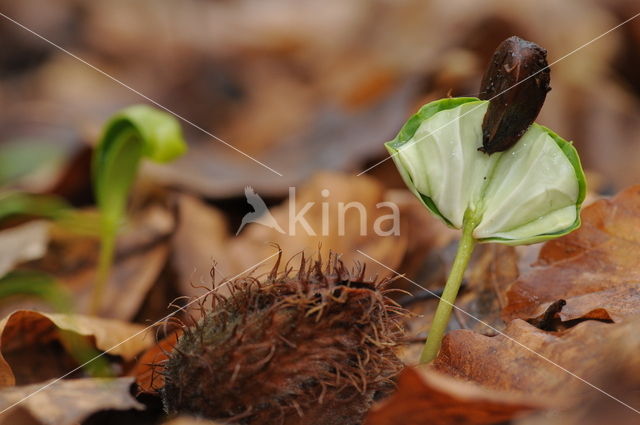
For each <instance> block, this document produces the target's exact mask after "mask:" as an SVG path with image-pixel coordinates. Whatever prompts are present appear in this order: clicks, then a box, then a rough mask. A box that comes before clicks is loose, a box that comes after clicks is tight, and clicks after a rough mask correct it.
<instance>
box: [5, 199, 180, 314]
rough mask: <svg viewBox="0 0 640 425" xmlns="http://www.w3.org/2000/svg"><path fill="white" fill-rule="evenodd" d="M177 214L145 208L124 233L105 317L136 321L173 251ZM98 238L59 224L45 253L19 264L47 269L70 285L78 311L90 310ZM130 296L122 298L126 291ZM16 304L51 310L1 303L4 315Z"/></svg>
mask: <svg viewBox="0 0 640 425" xmlns="http://www.w3.org/2000/svg"><path fill="white" fill-rule="evenodd" d="M173 226H174V218H173V216H172V214H171V213H170V212H169V211H167V209H165V208H163V207H160V206H158V205H154V206H151V207H149V208H147V209H145V210H143V211H142V212H141V213H140V214H139V215H137V216H136V217H134V218H133V221H132V223H130V224H129V225H128V226H127V227H125V229H123V232H122V234H121V235H120V236H119V239H118V243H117V251H116V260H115V263H114V266H113V268H112V273H111V276H110V278H109V281H108V283H107V285H106V287H105V288H106V289H105V294H104V298H103V303H102V310H101V312H100V315H101V316H103V317H110V318H115V319H122V320H126V319H131V318H132V317H133V316H134V315H135V314H136V312H137V311H138V309H139V308H140V305H141V304H142V302H143V301H144V299H145V297H146V295H147V293H148V292H149V290H150V289H151V287H152V286H153V284H154V283H155V281H156V279H157V278H158V275H159V274H160V272H161V270H162V268H163V267H164V265H165V264H166V260H167V257H168V254H169V240H168V239H169V235H170V233H171V231H172V230H173ZM98 252H99V240H98V238H97V237H95V236H90V235H80V234H77V233H72V232H69V231H67V230H65V229H62V228H59V227H54V228H53V230H52V231H51V234H50V242H49V246H48V250H47V252H46V254H45V255H44V257H42V258H41V259H39V260H35V261H31V262H28V263H25V264H22V265H21V266H20V268H21V269H26V270H37V271H42V272H45V273H48V274H49V275H51V276H53V277H54V278H56V279H57V280H58V281H59V282H60V283H62V284H63V285H65V286H66V287H67V288H69V289H70V291H71V292H72V294H73V296H74V300H75V305H74V311H76V312H78V313H87V312H88V311H89V305H90V298H91V294H92V291H93V285H94V283H95V273H96V264H97V258H98ZM123 293H126V294H127V296H126V297H123V296H122V294H123ZM16 308H22V309H38V310H48V311H50V309H51V307H50V306H45V305H43V304H42V302H40V301H39V300H34V299H32V298H30V299H28V300H26V301H25V300H22V299H21V300H20V301H19V303H13V302H12V303H10V304H9V305H6V304H5V305H2V309H1V310H0V311H1V312H2V313H5V314H8V313H9V312H10V311H13V310H15V309H16Z"/></svg>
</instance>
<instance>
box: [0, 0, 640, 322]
mask: <svg viewBox="0 0 640 425" xmlns="http://www.w3.org/2000/svg"><path fill="white" fill-rule="evenodd" d="M637 9H638V4H637V0H589V1H586V0H584V1H583V0H564V1H562V2H560V1H556V0H520V1H517V2H514V1H506V0H505V1H499V0H456V1H451V0H422V1H419V0H394V1H391V0H353V1H342V0H325V1H322V2H318V1H311V0H270V1H265V0H235V1H232V0H208V1H206V0H197V1H196V0H183V1H180V2H176V1H171V0H136V1H131V0H110V1H102V2H97V1H89V0H55V1H51V0H21V1H19V2H18V1H12V0H0V12H1V13H2V14H3V15H5V16H0V186H3V187H4V188H7V187H8V188H11V189H19V190H24V191H28V192H31V193H39V194H53V195H56V196H59V197H61V198H62V199H64V200H65V201H66V202H69V203H70V204H71V205H72V206H74V207H79V208H85V207H90V206H91V205H93V202H94V201H93V195H92V190H91V178H90V158H91V146H92V145H94V144H95V143H96V142H97V140H98V138H99V135H100V131H101V127H102V125H103V123H104V122H105V120H106V119H108V118H109V117H110V116H111V115H112V114H113V113H115V112H116V111H117V110H119V109H120V108H122V107H124V106H127V105H130V104H132V103H150V102H149V100H148V99H152V100H153V101H156V102H158V104H160V105H163V106H165V107H166V108H168V109H169V110H171V111H173V112H174V113H176V114H178V115H179V116H181V117H183V118H184V119H185V120H187V121H189V122H184V121H183V122H182V124H183V128H184V131H185V135H186V139H187V140H188V143H189V151H188V152H187V154H186V155H185V156H183V157H181V158H180V159H178V160H177V161H175V162H173V163H171V164H169V165H164V166H160V165H157V164H150V163H145V164H144V169H143V173H142V178H141V179H140V184H138V185H137V188H136V196H134V197H133V198H132V200H133V202H132V205H131V210H132V214H131V217H130V225H129V226H128V227H127V228H126V229H124V231H123V233H122V234H121V237H120V239H119V246H118V257H117V262H116V263H117V264H116V267H115V271H114V275H113V276H112V279H111V281H112V282H111V283H110V286H109V288H110V289H109V292H108V294H107V295H106V298H107V300H108V302H105V310H104V311H103V312H102V313H101V314H102V315H106V316H110V317H117V318H123V319H135V320H146V319H147V318H149V317H159V315H160V314H161V313H163V312H164V311H165V309H166V305H167V304H168V302H169V301H171V299H173V298H174V297H175V296H178V295H193V294H195V293H197V291H196V290H195V289H194V288H193V286H192V285H193V284H195V285H196V286H197V285H198V284H199V283H203V282H209V281H210V278H209V272H210V268H211V264H212V263H213V261H214V260H215V261H217V263H218V265H219V267H220V270H218V273H219V274H220V275H225V276H231V275H233V274H236V273H239V272H241V271H243V270H245V269H246V268H247V267H251V266H252V265H253V264H255V263H256V262H258V261H260V260H262V259H264V258H265V257H267V256H268V255H270V254H272V253H273V248H272V247H270V246H268V245H267V242H275V243H277V244H279V245H280V246H281V247H282V248H283V249H284V251H285V256H286V257H287V258H288V257H290V256H292V255H294V254H295V253H297V252H299V251H300V250H302V249H311V250H313V249H315V248H316V247H318V246H319V245H320V244H322V248H323V250H324V252H325V253H326V251H327V250H329V249H333V250H335V251H338V252H342V253H344V257H343V258H344V259H345V261H346V262H347V263H351V262H352V261H353V260H359V261H362V260H366V259H363V258H362V257H360V258H359V257H358V256H357V255H356V254H355V251H356V250H357V249H361V250H363V251H365V252H368V253H369V254H370V255H372V256H373V257H375V258H378V259H379V260H380V261H381V262H382V263H384V264H386V265H388V266H390V267H398V268H399V269H400V270H402V271H403V272H404V273H406V274H407V275H408V276H413V277H414V278H416V279H418V280H419V281H420V282H422V283H424V284H425V285H431V286H433V287H439V286H440V285H441V282H442V279H443V278H444V276H445V273H446V270H447V267H448V262H449V261H450V260H451V258H452V253H453V252H454V247H453V246H452V245H451V241H452V239H454V238H455V236H454V235H455V234H452V233H451V232H448V231H447V229H444V226H442V225H441V224H440V223H437V222H436V221H435V220H433V219H432V218H431V217H429V215H428V214H427V213H426V211H425V210H424V208H422V207H421V206H420V204H419V203H418V202H417V201H415V200H414V199H413V198H412V196H411V195H410V194H409V193H408V192H407V191H406V190H404V185H403V184H402V182H401V181H400V178H399V176H398V173H397V170H396V169H395V166H394V165H393V163H392V161H386V162H383V163H382V164H380V165H379V166H376V167H374V168H373V169H371V170H370V171H367V172H366V173H365V174H364V175H363V176H362V177H355V175H356V174H357V173H359V172H361V171H363V170H367V169H368V168H370V167H371V166H372V165H374V164H376V163H378V162H379V161H381V160H383V159H384V158H385V157H386V152H385V150H384V149H383V142H385V141H387V140H390V139H391V138H393V137H394V136H395V134H396V133H397V131H398V130H399V129H400V127H401V126H402V124H403V123H404V122H405V120H406V119H407V118H408V117H409V116H410V115H411V114H413V113H414V112H415V111H416V110H417V109H418V108H419V107H420V106H421V105H423V104H424V103H427V102H429V101H432V100H435V99H439V98H442V97H445V96H447V95H451V96H474V95H477V92H478V90H479V89H478V86H479V82H480V78H481V76H482V73H483V72H484V69H485V66H486V64H487V62H488V60H489V58H490V56H491V54H492V53H493V51H494V49H495V48H496V46H497V45H498V44H499V43H500V42H501V41H502V40H504V39H505V38H507V37H509V36H511V35H518V36H520V37H523V38H525V39H528V40H531V41H534V42H536V43H538V44H539V45H541V46H543V47H544V48H546V49H547V50H548V57H549V63H552V64H553V66H552V70H551V85H552V91H551V92H550V93H549V95H548V96H547V101H546V104H545V106H544V108H543V109H542V113H541V115H540V117H539V119H538V121H539V122H540V123H542V124H544V125H546V126H549V127H550V128H552V129H553V130H554V131H556V132H557V133H558V134H560V135H561V136H562V137H564V138H566V139H568V140H573V141H574V143H575V145H576V146H577V148H578V150H579V152H580V155H581V158H582V160H583V163H584V167H585V170H586V171H587V173H588V180H589V184H590V189H591V191H592V192H595V193H599V194H605V195H607V194H613V193H616V192H617V191H618V190H620V189H622V188H624V187H626V186H629V185H631V184H633V183H638V182H640V72H638V70H639V69H640V19H636V20H634V21H631V22H629V23H627V24H626V25H624V26H622V27H620V28H619V29H617V30H615V31H612V32H610V33H609V34H607V35H606V36H604V37H602V38H600V39H598V40H597V41H595V42H593V43H592V44H589V45H587V46H586V47H584V48H583V49H581V50H579V51H577V52H575V53H574V54H571V55H570V56H567V55H569V54H570V53H571V52H573V51H575V50H576V49H578V48H580V47H581V46H584V45H585V44H586V43H589V42H590V41H592V40H593V39H595V38H596V37H598V36H600V35H602V34H604V33H605V32H607V31H609V30H610V29H611V28H613V27H615V26H616V25H618V24H620V23H621V22H623V21H624V20H626V19H628V18H630V17H631V16H633V15H634V14H635V13H637V12H638V10H637ZM8 18H11V19H13V20H15V21H17V22H18V23H20V24H21V25H23V26H24V27H27V28H28V29H30V30H31V31H33V32H35V33H37V34H39V35H40V36H41V37H43V38H45V39H46V40H49V42H47V41H46V40H44V39H42V38H39V37H38V36H36V35H34V34H33V33H31V32H29V31H28V30H26V29H25V28H22V27H21V26H20V25H18V24H16V23H14V22H11V21H10V20H9V19H8ZM54 44H55V45H58V46H60V48H57V47H55V46H54ZM61 49H66V50H67V51H68V52H70V53H72V54H73V55H76V56H77V58H74V57H72V56H71V55H70V54H68V53H65V52H64V51H62V50H61ZM80 59H82V61H86V63H83V62H82V61H81V60H80ZM555 61H558V62H557V63H554V62H555ZM88 64H90V65H91V66H93V67H95V68H96V69H98V70H101V71H102V72H104V73H107V74H108V75H109V76H111V77H109V76H107V75H105V74H103V73H101V72H100V71H98V70H96V69H93V68H92V67H91V66H89V65H88ZM127 86H128V87H127ZM136 91H137V92H138V93H136ZM144 96H146V97H147V98H148V99H145V97H144ZM207 133H210V134H207ZM211 135H214V136H215V137H212V136H211ZM216 138H219V139H220V140H222V141H224V142H226V143H228V144H229V145H231V146H232V147H234V148H236V149H238V150H240V151H242V152H244V153H245V154H246V155H249V156H251V157H253V158H254V159H255V161H254V160H251V159H249V158H248V157H247V156H244V155H243V154H241V153H239V152H238V151H235V150H234V149H232V148H231V147H229V146H227V145H225V144H224V143H222V142H221V141H220V140H217V139H216ZM259 162H260V163H262V164H264V165H261V164H260V163H259ZM274 171H277V173H276V172H274ZM336 173H342V174H336ZM279 174H280V175H279ZM247 185H250V186H252V187H253V188H254V189H255V191H256V192H257V193H258V194H260V195H261V196H262V197H263V198H264V199H265V201H266V202H267V204H268V205H269V207H275V208H272V212H273V214H274V216H275V217H276V218H279V219H284V220H286V216H287V213H288V211H287V205H286V204H282V205H281V203H282V202H284V201H286V199H287V197H288V189H289V187H290V186H296V187H298V189H299V192H298V195H299V202H300V203H304V201H307V200H311V201H313V200H318V199H320V195H319V194H320V191H321V189H327V188H328V189H331V201H332V202H333V203H334V204H335V203H337V202H339V201H340V202H350V201H358V202H361V203H363V204H364V205H366V206H367V208H368V211H369V213H370V214H381V213H384V212H379V211H376V208H375V206H376V203H377V202H380V201H383V200H391V201H393V202H395V203H396V204H397V205H399V206H400V208H401V209H402V220H403V224H402V225H403V226H405V227H403V229H411V231H405V230H403V231H402V234H401V235H400V236H397V237H396V236H393V237H374V236H371V235H370V236H367V237H361V236H358V235H356V233H358V232H357V230H358V223H357V222H356V223H353V229H348V231H347V233H348V234H347V236H345V237H338V236H335V235H334V234H333V233H332V234H330V235H328V237H305V236H301V235H298V236H296V237H284V236H283V235H281V234H279V233H277V232H274V231H272V229H267V228H264V227H262V226H250V227H249V228H248V229H247V230H245V231H243V233H242V234H241V235H240V236H239V237H235V236H234V234H235V231H236V229H237V228H238V225H239V223H240V220H241V218H242V216H243V215H244V214H245V213H247V212H249V211H251V209H250V207H249V206H248V205H247V204H246V200H245V197H244V188H245V186H247ZM395 189H401V190H395ZM332 208H333V206H332ZM89 209H90V208H89ZM318 210H319V208H318ZM311 215H312V217H311V219H310V220H312V221H313V220H315V221H316V222H317V223H319V222H320V216H321V212H320V211H317V210H316V211H315V213H314V212H313V211H312V213H311ZM374 218H375V216H374V217H370V221H373V219H374ZM23 222H24V220H23V219H20V220H18V221H16V220H14V221H10V222H9V223H7V222H3V223H1V224H0V229H5V228H10V227H12V226H13V225H15V224H20V223H23ZM76 230H77V229H76ZM333 230H335V229H333ZM349 230H353V231H352V232H351V233H349ZM29 231H32V229H31V230H29ZM76 233H77V232H76ZM30 237H31V239H28V238H27V239H28V240H31V241H32V239H33V237H32V236H30ZM32 242H33V241H32ZM40 242H41V244H40V245H38V246H40V248H41V249H40V251H39V252H40V254H39V255H35V256H34V255H32V256H30V257H28V258H27V259H29V260H30V261H28V262H26V263H25V264H22V265H19V264H20V261H17V260H16V261H13V260H12V261H10V263H11V264H10V267H9V268H8V269H10V268H12V267H21V268H27V269H34V270H38V271H46V272H48V273H51V274H53V275H55V277H56V278H58V279H59V280H61V281H63V282H65V284H66V285H68V286H70V287H71V289H72V291H73V293H74V294H75V296H76V298H77V305H76V307H77V309H78V311H86V300H87V297H88V293H89V292H90V290H91V286H92V284H93V280H94V272H95V270H94V265H95V261H96V256H97V250H98V246H99V245H98V242H97V240H96V239H95V237H94V238H90V237H80V236H78V235H76V234H74V235H69V234H67V233H65V232H63V231H61V230H60V229H54V231H47V237H46V238H43V239H42V240H41V241H40ZM5 246H7V249H8V250H10V251H12V252H17V251H18V250H17V249H15V248H9V245H8V244H6V245H5ZM483 249H484V248H483ZM491 249H492V250H493V251H491V252H493V253H494V254H491V255H498V256H499V255H502V254H500V252H502V251H500V250H502V249H503V248H502V247H494V248H491ZM45 250H46V255H45V254H44V252H45ZM434 253H435V254H437V256H438V257H437V258H435V259H434V257H433V256H430V255H431V254H433V255H435V254H434ZM43 255H44V256H43ZM479 255H483V254H479ZM533 259H535V252H534V253H533V254H531V255H525V257H524V259H523V260H522V262H521V263H522V264H528V263H527V261H529V262H530V261H533ZM19 260H20V259H19ZM22 260H24V259H22ZM23 262H24V261H23ZM17 265H19V266H17ZM369 270H370V272H371V273H376V272H377V273H381V274H385V273H388V271H387V270H385V269H384V268H382V267H376V264H371V265H370V269H369ZM151 288H153V291H151ZM163 288H164V289H163ZM125 290H126V292H127V293H128V294H135V296H134V295H130V296H129V297H127V299H126V300H122V299H121V294H122V293H123V291H125ZM29 306H31V304H29ZM149 306H151V307H153V308H151V307H149ZM10 307H11V308H12V309H13V308H15V305H14V304H11V306H10ZM146 307H149V308H146ZM43 308H44V307H43ZM145 308H146V310H145ZM0 310H2V307H1V306H0Z"/></svg>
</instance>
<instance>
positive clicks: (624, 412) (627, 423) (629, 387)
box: [517, 320, 640, 425]
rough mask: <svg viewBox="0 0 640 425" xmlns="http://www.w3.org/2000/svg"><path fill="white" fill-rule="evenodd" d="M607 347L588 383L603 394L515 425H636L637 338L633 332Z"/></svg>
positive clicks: (639, 396) (639, 374)
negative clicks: (600, 362) (602, 362)
mask: <svg viewBox="0 0 640 425" xmlns="http://www.w3.org/2000/svg"><path fill="white" fill-rule="evenodd" d="M638 324H640V322H639V321H638V320H636V321H635V325H636V326H637V325H638ZM608 345H609V347H608V348H607V350H608V354H607V356H606V358H607V360H606V361H605V362H604V364H603V365H602V367H600V368H598V370H594V373H593V374H591V375H590V376H589V381H590V382H591V383H592V384H594V385H596V386H597V387H598V388H600V389H601V390H602V391H604V392H603V393H602V392H598V391H592V392H591V393H590V394H589V395H588V396H587V397H586V398H585V399H584V400H583V401H582V402H581V403H579V404H578V405H576V406H572V407H571V408H569V409H567V408H561V409H560V411H556V412H552V413H551V414H549V413H546V414H539V415H534V416H532V417H530V418H526V419H523V420H521V421H518V422H517V425H601V424H616V425H635V424H637V423H638V414H639V413H638V410H639V409H638V408H639V407H640V391H638V389H639V388H640V356H638V351H640V337H639V336H638V333H637V332H636V333H635V334H629V335H625V338H623V339H615V340H614V341H611V343H610V344H608ZM610 396H612V397H615V398H617V399H618V400H620V401H623V403H625V404H627V406H625V405H624V404H622V403H620V402H619V401H617V400H614V399H613V398H611V397H610ZM629 407H631V409H630V408H629ZM634 408H635V409H636V410H635V411H634V410H633V409H634Z"/></svg>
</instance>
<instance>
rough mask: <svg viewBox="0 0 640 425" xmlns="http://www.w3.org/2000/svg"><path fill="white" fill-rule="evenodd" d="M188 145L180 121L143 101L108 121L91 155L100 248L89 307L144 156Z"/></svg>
mask: <svg viewBox="0 0 640 425" xmlns="http://www.w3.org/2000/svg"><path fill="white" fill-rule="evenodd" d="M186 149H187V145H186V143H185V141H184V139H183V136H182V131H181V129H180V125H179V123H178V121H177V120H176V119H175V118H174V117H173V116H171V115H169V114H167V113H165V112H162V111H159V110H157V109H154V108H151V107H149V106H146V105H136V106H130V107H128V108H125V109H123V110H122V111H120V112H118V113H117V114H116V115H115V116H114V117H113V118H111V120H110V121H109V122H108V123H107V124H106V126H105V128H104V132H103V135H102V139H101V140H100V142H99V144H98V146H97V147H96V150H95V153H94V157H93V176H92V177H93V187H94V193H95V197H96V202H97V204H98V208H99V209H100V238H101V251H100V258H99V261H98V271H97V277H96V284H95V287H94V291H93V297H92V303H91V311H92V313H94V314H97V313H98V312H99V310H100V307H101V300H102V296H103V293H104V288H105V285H106V282H107V280H108V278H109V273H110V269H111V265H112V263H113V256H114V251H115V241H116V234H117V231H118V228H119V226H120V224H121V222H122V219H123V216H124V212H125V208H126V205H127V198H128V195H129V191H130V189H131V186H132V184H133V181H134V179H135V177H136V174H137V171H138V166H139V164H140V160H141V159H142V158H149V159H151V160H153V161H156V162H169V161H171V160H173V159H175V158H177V157H178V156H180V155H182V154H183V153H184V152H185V151H186Z"/></svg>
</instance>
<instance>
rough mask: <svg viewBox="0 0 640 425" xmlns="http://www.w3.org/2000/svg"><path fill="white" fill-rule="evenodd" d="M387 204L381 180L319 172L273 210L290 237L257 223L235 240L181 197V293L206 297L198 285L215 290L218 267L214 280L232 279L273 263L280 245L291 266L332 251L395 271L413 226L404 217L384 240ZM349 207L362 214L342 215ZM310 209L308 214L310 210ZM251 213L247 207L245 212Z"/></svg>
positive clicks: (376, 269) (371, 267)
mask: <svg viewBox="0 0 640 425" xmlns="http://www.w3.org/2000/svg"><path fill="white" fill-rule="evenodd" d="M386 200H387V199H386V198H385V190H384V187H383V186H382V185H381V184H380V183H379V182H377V181H376V180H375V179H372V178H370V177H366V176H362V177H356V176H351V175H345V174H340V173H320V174H318V175H316V176H315V177H314V178H312V179H311V180H310V181H309V182H307V183H306V184H305V185H304V186H303V187H301V188H299V189H296V192H295V197H292V198H290V199H289V200H286V201H284V202H283V203H282V204H280V205H277V206H275V207H273V208H271V209H270V213H271V215H272V216H273V218H274V220H275V222H276V223H278V225H279V226H280V227H281V229H282V230H283V232H284V233H281V232H279V231H278V230H277V229H274V228H269V227H266V226H263V225H260V224H256V223H251V224H248V225H247V226H246V228H244V229H242V232H241V233H240V234H239V235H238V236H233V235H232V234H230V233H229V232H228V230H226V228H227V225H226V223H225V222H224V221H223V219H222V216H221V214H220V213H219V212H217V211H216V210H215V209H213V208H211V207H207V206H205V205H204V204H203V203H202V202H201V201H198V200H196V199H194V198H183V199H182V201H181V202H180V207H181V213H180V214H181V216H182V217H187V218H186V219H184V220H183V221H182V222H181V224H180V227H179V228H178V232H177V233H176V235H175V238H174V255H175V258H176V260H177V261H176V263H175V264H176V266H177V267H178V270H179V275H180V287H181V291H182V293H183V294H186V295H201V294H202V293H203V291H202V289H201V288H198V286H202V285H205V286H207V287H209V286H210V284H211V283H210V282H211V277H210V273H211V268H212V266H213V264H214V261H215V263H216V264H217V266H216V276H218V277H219V276H225V277H232V276H235V275H237V274H238V273H241V272H243V271H246V270H247V269H251V268H252V267H254V266H255V265H256V264H257V263H259V262H260V261H263V260H264V259H266V258H268V257H269V256H273V254H274V253H275V252H276V249H275V248H274V246H278V247H280V249H282V252H283V258H284V260H285V261H286V260H288V259H289V258H291V257H293V256H294V255H297V254H300V253H301V252H303V251H305V252H306V254H307V255H310V254H315V253H317V252H319V253H320V254H321V255H322V257H323V258H328V256H329V251H333V252H337V253H344V254H343V255H342V257H341V259H342V261H343V262H344V263H345V264H347V265H349V264H353V263H354V262H355V261H356V260H362V257H360V256H359V254H358V253H357V252H356V250H358V249H360V250H362V251H364V252H367V254H369V255H371V256H373V257H375V258H378V259H380V262H382V263H384V264H387V265H389V267H397V266H398V264H399V263H400V261H401V260H402V258H403V256H404V252H405V248H406V244H407V239H408V233H409V232H407V231H403V230H402V229H403V227H402V226H404V225H406V224H407V223H406V222H405V223H403V222H402V221H401V217H400V216H398V220H400V221H399V223H398V224H399V226H400V229H399V234H398V235H396V234H388V235H379V234H378V232H377V231H376V229H377V227H376V226H379V227H380V228H381V229H382V230H383V231H385V232H388V231H389V230H390V226H391V224H392V220H391V219H389V218H385V216H388V215H390V214H392V212H393V211H392V209H391V208H390V207H388V206H384V205H383V206H379V205H380V203H382V202H385V201H386ZM351 202H353V203H355V204H359V205H360V206H361V208H362V209H361V210H358V209H357V208H356V207H353V208H348V209H346V212H345V213H344V214H342V215H341V211H340V205H342V206H345V208H346V206H347V205H348V204H349V203H351ZM307 205H308V206H309V208H308V209H306V210H305V208H306V206H307ZM250 211H251V207H250V206H248V205H247V210H246V212H247V213H248V212H250ZM291 211H293V213H292V212H291ZM305 211H306V212H305ZM302 212H305V213H304V214H302ZM297 213H301V216H302V217H303V219H304V221H303V220H300V221H293V215H295V214H297ZM290 221H291V222H290ZM361 226H362V227H361ZM275 261H276V258H275V256H274V257H273V258H272V259H270V260H269V261H266V262H265V264H263V265H261V266H260V268H259V269H258V272H257V273H260V272H264V271H268V270H270V269H271V268H272V267H273V265H274V264H275ZM387 273H388V271H387V269H385V268H383V267H380V266H377V265H376V264H368V265H367V277H369V276H375V275H376V274H379V275H380V276H381V277H382V276H384V275H386V274H387ZM222 292H223V293H224V289H222Z"/></svg>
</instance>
